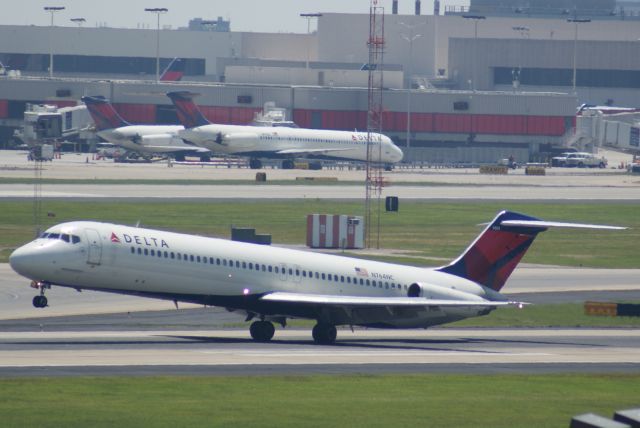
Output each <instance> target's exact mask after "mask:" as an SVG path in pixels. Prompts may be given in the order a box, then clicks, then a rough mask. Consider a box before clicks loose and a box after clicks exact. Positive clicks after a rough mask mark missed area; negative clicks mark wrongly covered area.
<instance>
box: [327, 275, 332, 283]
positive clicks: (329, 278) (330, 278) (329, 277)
mask: <svg viewBox="0 0 640 428" xmlns="http://www.w3.org/2000/svg"><path fill="white" fill-rule="evenodd" d="M327 279H328V280H329V281H331V280H332V279H333V277H332V276H331V274H330V273H328V274H327Z"/></svg>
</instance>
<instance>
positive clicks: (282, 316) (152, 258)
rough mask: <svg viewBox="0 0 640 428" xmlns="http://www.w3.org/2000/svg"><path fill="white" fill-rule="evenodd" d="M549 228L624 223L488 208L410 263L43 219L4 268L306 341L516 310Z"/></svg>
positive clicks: (39, 281) (41, 283)
mask: <svg viewBox="0 0 640 428" xmlns="http://www.w3.org/2000/svg"><path fill="white" fill-rule="evenodd" d="M550 227H578V228H591V229H624V228H621V227H615V226H600V225H589V224H575V223H559V222H549V221H541V220H539V219H536V218H533V217H529V216H526V215H522V214H518V213H514V212H509V211H503V212H500V213H499V214H498V215H497V216H496V217H495V218H494V219H493V220H492V221H491V222H490V223H489V225H488V226H487V227H486V228H485V229H484V231H483V232H482V233H481V234H480V235H479V236H478V237H477V238H476V239H475V240H474V241H473V242H472V243H471V245H470V246H469V247H468V248H467V249H466V250H465V251H464V252H463V253H462V254H461V255H460V256H459V257H458V258H457V259H455V260H454V261H453V262H451V263H450V264H448V265H446V266H443V267H439V268H430V269H426V268H419V267H412V266H404V265H399V264H391V263H382V262H377V261H368V260H362V259H355V258H349V257H342V256H336V255H329V254H319V253H313V252H307V251H299V250H292V249H285V248H279V247H270V246H264V245H257V244H248V243H243V242H234V241H228V240H224V239H216V238H208V237H203V236H194V235H186V234H181V233H172V232H165V231H160V230H152V229H145V228H140V227H130V226H124V225H118V224H110V223H98V222H92V221H75V222H69V223H62V224H58V225H56V226H53V227H50V228H49V229H47V230H46V231H45V232H44V233H43V234H42V235H40V236H39V237H38V238H37V239H35V240H34V241H32V242H29V243H28V244H26V245H24V246H22V247H20V248H18V249H16V250H15V251H14V252H13V253H12V254H11V256H10V258H9V263H10V264H11V267H12V268H13V269H14V270H15V271H16V272H17V273H19V274H20V275H22V276H25V277H27V278H29V279H31V280H32V286H34V287H36V288H39V289H40V294H39V295H37V296H35V297H34V299H33V304H34V306H36V307H41V308H43V307H46V306H47V305H48V302H47V297H46V296H45V291H46V290H48V289H50V288H51V287H52V286H61V287H70V288H75V289H77V290H78V291H81V290H96V291H105V292H110V293H120V294H129V295H136V296H143V297H152V298H158V299H166V300H172V301H174V302H176V304H177V302H179V301H180V302H190V303H197V304H202V305H206V306H220V307H224V308H227V309H228V310H230V311H238V312H241V313H243V314H246V321H251V320H254V321H253V323H252V324H251V327H250V333H251V337H252V338H253V339H254V340H256V341H261V342H267V341H269V340H271V339H272V338H273V335H274V332H275V327H274V323H277V324H280V325H282V326H283V327H284V326H285V325H286V322H287V320H288V319H290V318H305V319H311V320H315V321H316V325H315V327H313V332H312V335H313V339H314V341H315V342H316V343H318V344H331V343H333V342H334V341H335V340H336V334H337V333H336V326H340V325H351V326H366V327H375V328H427V327H430V326H434V325H438V324H444V323H449V322H452V321H458V320H461V319H464V318H469V317H476V316H480V315H486V314H488V313H490V312H491V311H493V310H494V309H496V308H498V307H503V306H520V307H521V306H522V304H523V303H521V302H513V301H509V300H508V299H507V298H506V297H505V296H503V295H502V294H500V290H501V289H502V287H503V286H504V285H505V282H506V281H507V279H508V278H509V276H510V274H511V273H512V272H513V270H514V269H515V267H516V265H517V264H518V262H519V261H520V260H521V259H522V257H523V256H524V254H525V252H526V251H527V249H528V248H529V246H530V245H531V243H532V242H533V241H534V239H535V238H536V236H537V235H538V233H540V232H543V231H545V230H547V229H548V228H550Z"/></svg>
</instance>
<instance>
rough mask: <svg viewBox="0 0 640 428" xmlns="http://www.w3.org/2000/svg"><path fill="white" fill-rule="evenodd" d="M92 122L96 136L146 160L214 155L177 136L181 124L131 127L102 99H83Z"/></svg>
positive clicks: (97, 97)
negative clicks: (170, 156) (158, 155)
mask: <svg viewBox="0 0 640 428" xmlns="http://www.w3.org/2000/svg"><path fill="white" fill-rule="evenodd" d="M82 101H83V102H84V103H85V104H86V106H87V109H88V110H89V113H90V114H91V117H92V118H93V121H94V122H95V125H96V129H97V131H98V132H97V134H98V136H100V138H103V139H105V140H106V141H108V142H110V143H113V144H116V145H118V146H120V147H123V148H124V149H126V150H129V151H131V152H134V153H138V154H140V155H142V156H144V157H147V156H149V155H153V154H171V155H172V156H174V157H175V158H176V159H178V160H184V157H185V155H188V154H191V155H194V156H199V157H200V159H201V160H202V161H208V160H209V159H210V156H211V152H210V151H209V150H207V149H205V148H202V147H197V146H193V145H190V144H186V143H185V142H184V141H183V140H182V138H180V137H179V136H178V132H179V131H182V130H183V129H184V126H182V125H132V124H130V123H128V122H127V121H126V120H124V119H123V118H122V117H120V115H119V114H118V112H117V111H116V110H115V109H114V108H113V106H112V105H111V103H110V102H109V101H108V100H107V99H106V98H104V97H102V96H87V97H82Z"/></svg>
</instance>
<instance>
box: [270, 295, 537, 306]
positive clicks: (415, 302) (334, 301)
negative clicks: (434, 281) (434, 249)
mask: <svg viewBox="0 0 640 428" xmlns="http://www.w3.org/2000/svg"><path fill="white" fill-rule="evenodd" d="M260 300H264V301H269V302H280V303H297V304H310V305H321V306H343V307H348V306H389V307H416V306H423V307H428V306H449V307H451V306H455V307H471V306H474V307H496V306H522V305H523V304H524V303H522V302H494V301H490V300H484V299H481V298H478V300H437V299H425V298H422V297H367V296H335V295H325V294H300V293H285V292H274V293H268V294H266V295H264V296H262V297H261V298H260Z"/></svg>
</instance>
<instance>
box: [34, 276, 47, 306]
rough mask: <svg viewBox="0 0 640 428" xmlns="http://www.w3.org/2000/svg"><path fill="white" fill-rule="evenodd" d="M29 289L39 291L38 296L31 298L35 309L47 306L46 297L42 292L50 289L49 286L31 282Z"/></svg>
mask: <svg viewBox="0 0 640 428" xmlns="http://www.w3.org/2000/svg"><path fill="white" fill-rule="evenodd" d="M31 287H33V288H39V289H40V295H38V296H35V297H34V298H33V301H32V302H33V306H34V307H36V308H46V307H47V306H49V304H48V301H47V296H45V295H44V291H45V290H46V289H47V288H51V285H49V284H47V283H44V282H35V281H34V282H32V283H31Z"/></svg>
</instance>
